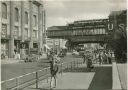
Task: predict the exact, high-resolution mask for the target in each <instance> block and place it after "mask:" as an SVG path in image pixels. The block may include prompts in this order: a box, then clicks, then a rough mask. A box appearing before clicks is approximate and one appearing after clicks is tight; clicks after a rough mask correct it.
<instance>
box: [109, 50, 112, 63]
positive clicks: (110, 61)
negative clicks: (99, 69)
mask: <svg viewBox="0 0 128 90" xmlns="http://www.w3.org/2000/svg"><path fill="white" fill-rule="evenodd" d="M108 62H109V64H111V63H112V60H111V54H110V52H109V53H108Z"/></svg>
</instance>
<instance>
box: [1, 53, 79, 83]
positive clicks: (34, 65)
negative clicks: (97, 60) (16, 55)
mask: <svg viewBox="0 0 128 90" xmlns="http://www.w3.org/2000/svg"><path fill="white" fill-rule="evenodd" d="M77 59H78V58H73V56H72V55H70V54H69V55H67V56H66V57H64V60H63V61H64V62H68V61H72V60H77ZM40 64H41V66H40ZM45 67H48V65H47V64H44V63H40V62H28V63H25V62H15V63H6V64H5V63H4V64H1V80H2V81H3V80H8V79H11V78H15V77H17V76H21V75H23V74H26V73H30V72H34V71H37V70H40V69H43V68H45Z"/></svg>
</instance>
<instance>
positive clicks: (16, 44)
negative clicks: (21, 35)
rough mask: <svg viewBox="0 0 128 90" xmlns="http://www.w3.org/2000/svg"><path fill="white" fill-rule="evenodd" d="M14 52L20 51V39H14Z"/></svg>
mask: <svg viewBox="0 0 128 90" xmlns="http://www.w3.org/2000/svg"><path fill="white" fill-rule="evenodd" d="M14 52H15V53H16V52H18V53H20V40H14Z"/></svg>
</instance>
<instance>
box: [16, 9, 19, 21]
mask: <svg viewBox="0 0 128 90" xmlns="http://www.w3.org/2000/svg"><path fill="white" fill-rule="evenodd" d="M15 21H16V22H18V21H19V10H18V8H15Z"/></svg>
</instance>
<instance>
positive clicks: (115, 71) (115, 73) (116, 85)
mask: <svg viewBox="0 0 128 90" xmlns="http://www.w3.org/2000/svg"><path fill="white" fill-rule="evenodd" d="M112 77H113V82H112V84H113V85H112V89H113V90H117V89H118V90H121V89H122V88H121V83H120V79H119V73H118V69H117V64H116V62H113V63H112Z"/></svg>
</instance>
